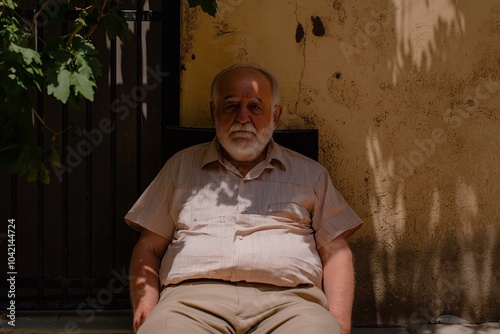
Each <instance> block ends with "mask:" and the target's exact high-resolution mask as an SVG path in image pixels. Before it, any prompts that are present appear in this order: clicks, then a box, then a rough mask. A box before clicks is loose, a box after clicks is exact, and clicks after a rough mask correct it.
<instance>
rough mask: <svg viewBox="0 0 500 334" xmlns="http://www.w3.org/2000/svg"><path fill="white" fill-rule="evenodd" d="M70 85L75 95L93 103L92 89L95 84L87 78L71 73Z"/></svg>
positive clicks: (83, 75)
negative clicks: (79, 95)
mask: <svg viewBox="0 0 500 334" xmlns="http://www.w3.org/2000/svg"><path fill="white" fill-rule="evenodd" d="M69 79H70V84H71V86H73V87H74V89H75V94H76V95H78V94H81V95H82V96H83V97H84V98H86V99H87V100H89V101H94V89H93V88H94V87H95V86H96V85H95V83H94V82H93V81H92V80H90V79H89V77H88V76H87V75H86V74H84V73H80V72H71V74H70V77H69Z"/></svg>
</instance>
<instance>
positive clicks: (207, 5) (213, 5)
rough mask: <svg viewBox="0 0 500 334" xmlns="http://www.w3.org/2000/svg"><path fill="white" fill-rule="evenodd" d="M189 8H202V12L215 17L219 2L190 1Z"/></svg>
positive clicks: (207, 0)
mask: <svg viewBox="0 0 500 334" xmlns="http://www.w3.org/2000/svg"><path fill="white" fill-rule="evenodd" d="M188 3H189V7H196V6H200V7H201V10H203V11H204V12H205V13H207V14H208V15H210V16H213V17H215V13H217V1H215V0H188Z"/></svg>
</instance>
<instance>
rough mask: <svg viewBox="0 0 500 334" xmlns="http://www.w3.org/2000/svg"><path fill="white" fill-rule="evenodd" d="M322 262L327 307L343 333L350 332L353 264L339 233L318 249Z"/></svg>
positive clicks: (348, 250) (344, 241)
mask: <svg viewBox="0 0 500 334" xmlns="http://www.w3.org/2000/svg"><path fill="white" fill-rule="evenodd" d="M319 255H320V256H321V261H322V262H323V290H324V292H325V295H326V299H327V301H328V309H329V310H330V312H331V313H332V314H333V316H334V317H335V318H336V319H337V320H338V321H339V323H340V327H341V329H342V333H343V334H349V333H350V332H351V312H352V303H353V300H354V265H353V256H352V252H351V249H350V248H349V245H348V243H347V241H346V239H345V238H344V237H343V236H342V235H340V236H338V237H337V238H335V239H334V240H332V241H330V242H329V243H328V244H326V245H325V246H323V247H321V248H320V249H319Z"/></svg>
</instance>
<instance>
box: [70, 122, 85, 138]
mask: <svg viewBox="0 0 500 334" xmlns="http://www.w3.org/2000/svg"><path fill="white" fill-rule="evenodd" d="M68 130H69V134H70V135H71V137H80V136H81V135H82V129H80V127H79V126H78V125H76V124H74V123H73V124H71V125H70V126H69V129H68Z"/></svg>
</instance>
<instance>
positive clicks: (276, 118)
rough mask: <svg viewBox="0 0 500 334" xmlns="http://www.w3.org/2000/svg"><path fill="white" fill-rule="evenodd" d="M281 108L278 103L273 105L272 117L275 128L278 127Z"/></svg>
mask: <svg viewBox="0 0 500 334" xmlns="http://www.w3.org/2000/svg"><path fill="white" fill-rule="evenodd" d="M282 110H283V107H282V106H280V105H278V106H275V107H274V113H273V118H274V128H275V129H276V128H277V127H278V122H279V121H280V117H281V111H282Z"/></svg>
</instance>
